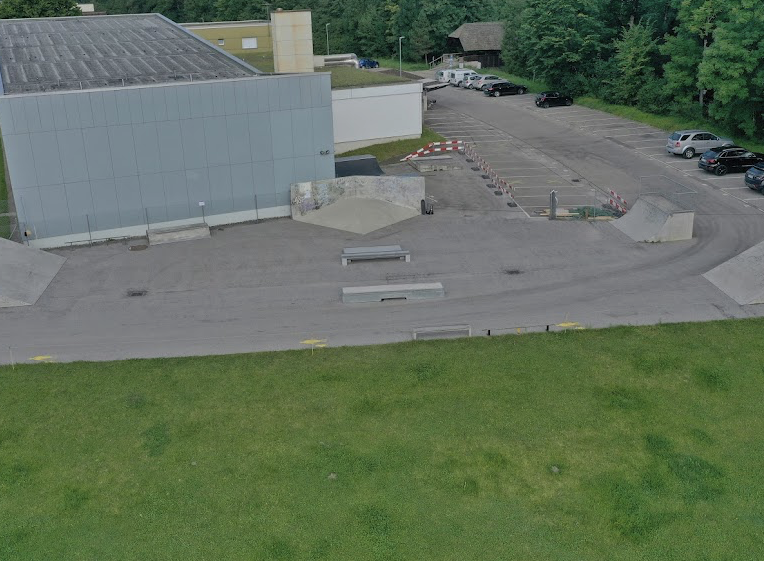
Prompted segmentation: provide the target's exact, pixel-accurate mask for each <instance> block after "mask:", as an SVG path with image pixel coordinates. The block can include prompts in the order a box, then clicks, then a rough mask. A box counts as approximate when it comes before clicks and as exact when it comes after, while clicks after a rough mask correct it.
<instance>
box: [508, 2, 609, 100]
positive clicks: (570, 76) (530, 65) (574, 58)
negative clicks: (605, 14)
mask: <svg viewBox="0 0 764 561" xmlns="http://www.w3.org/2000/svg"><path fill="white" fill-rule="evenodd" d="M603 32H604V31H603V28H602V25H601V23H600V21H599V14H598V10H597V4H596V2H595V1H594V0H530V1H529V2H528V7H527V8H526V9H525V10H524V11H523V15H522V25H521V27H520V30H519V34H518V40H519V41H520V42H521V43H522V44H523V47H524V48H525V49H527V51H528V55H527V62H526V67H527V70H528V71H530V72H532V73H534V74H535V75H538V76H541V77H543V78H545V79H546V80H547V81H548V82H549V84H550V85H551V86H552V87H564V88H565V89H568V90H570V91H573V92H580V91H581V90H582V88H583V87H584V85H585V83H586V76H587V74H588V73H590V71H591V68H592V66H593V64H594V62H595V61H596V60H597V58H598V57H599V53H600V50H601V49H602V46H603V44H602V37H603Z"/></svg>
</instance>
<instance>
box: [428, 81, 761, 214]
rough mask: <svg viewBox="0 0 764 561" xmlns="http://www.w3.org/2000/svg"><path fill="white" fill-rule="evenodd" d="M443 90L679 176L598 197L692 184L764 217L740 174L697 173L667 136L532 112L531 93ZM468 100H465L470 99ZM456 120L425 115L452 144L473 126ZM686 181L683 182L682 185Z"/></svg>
mask: <svg viewBox="0 0 764 561" xmlns="http://www.w3.org/2000/svg"><path fill="white" fill-rule="evenodd" d="M447 90H448V91H449V94H450V93H451V92H453V94H456V95H459V94H462V95H464V96H469V97H473V99H472V102H473V103H474V104H477V103H485V102H488V103H492V104H494V106H495V107H499V108H502V109H504V108H512V109H520V110H523V111H528V112H531V113H533V114H534V115H537V116H539V117H542V118H543V119H546V120H549V121H552V122H555V123H558V124H560V125H563V126H565V127H568V128H571V129H574V130H576V131H577V133H578V134H580V135H582V138H581V142H582V143H585V142H587V139H597V140H607V141H609V142H612V143H614V144H616V145H618V146H621V147H623V148H626V149H628V150H630V151H632V152H633V153H634V154H635V155H638V156H640V157H643V158H647V159H649V160H651V161H652V162H655V163H657V164H660V166H661V167H663V168H664V169H665V170H666V171H668V172H670V173H671V174H674V175H678V176H679V177H676V178H675V179H674V180H673V183H674V184H673V185H672V186H671V188H668V187H665V185H667V184H668V182H666V181H665V180H658V179H656V174H655V173H652V174H647V173H646V174H645V175H643V176H641V177H636V178H635V179H636V180H637V181H638V185H636V188H634V187H635V186H632V187H625V188H620V189H619V186H616V185H612V184H608V182H603V184H602V185H600V184H594V185H591V186H590V188H591V187H596V188H597V189H598V195H600V197H605V196H606V195H607V192H608V191H609V190H610V189H611V188H613V189H614V190H616V192H619V194H621V192H623V194H624V195H625V196H627V197H628V198H630V199H631V200H634V199H636V197H637V196H639V194H640V193H641V192H651V191H652V190H653V189H655V188H656V183H661V184H663V191H664V192H665V191H672V190H673V191H676V192H688V191H693V190H695V189H696V187H695V186H693V185H691V184H692V183H693V182H697V183H699V184H700V185H702V186H707V187H710V188H712V189H714V190H717V191H719V192H721V194H722V195H723V196H729V197H731V198H733V199H736V200H737V201H739V202H740V203H741V206H742V207H743V208H750V209H752V210H754V211H757V212H762V213H764V195H762V194H761V193H757V192H755V191H752V190H751V189H749V188H748V187H746V186H745V185H744V182H743V174H742V173H730V174H728V175H725V176H722V177H718V176H716V175H714V174H711V173H708V172H706V171H704V170H702V169H700V168H698V159H699V155H698V156H696V157H695V158H692V159H689V160H687V159H684V158H682V157H681V156H676V155H674V154H669V153H668V152H666V148H665V147H666V140H667V138H668V135H669V134H670V133H667V132H666V131H663V130H660V129H657V128H655V127H652V126H649V125H645V124H642V123H638V122H635V121H632V120H630V119H624V118H622V117H617V116H613V115H610V114H608V113H605V112H603V111H598V110H596V109H589V108H588V107H583V106H579V105H575V104H574V105H573V106H571V107H549V108H548V109H544V108H540V107H536V105H535V103H534V102H533V98H534V96H533V94H525V95H521V96H518V95H514V96H502V97H500V98H488V99H485V100H483V99H480V100H477V99H475V98H484V97H485V96H484V95H483V94H482V93H479V92H475V91H470V90H464V89H461V88H447ZM469 97H468V98H467V99H469ZM458 115H459V114H458V112H457V114H456V115H453V117H454V118H455V120H454V121H449V122H448V124H449V126H450V128H451V129H452V130H449V128H444V127H443V126H442V122H441V120H440V119H438V118H435V117H433V116H431V115H428V117H427V120H426V122H427V123H428V126H432V127H433V128H435V130H438V132H441V131H444V132H441V134H444V136H446V137H447V138H451V136H449V134H452V135H453V134H455V135H456V136H454V139H460V138H461V135H462V134H464V132H465V130H466V129H467V128H468V127H470V126H472V127H474V126H475V124H474V123H472V122H471V120H470V119H471V117H470V116H469V115H465V114H463V113H462V115H463V117H462V120H461V121H459V119H458ZM429 123H432V125H429ZM454 123H461V124H462V127H461V128H460V127H459V126H458V125H455V124H454ZM483 127H484V128H485V125H483ZM490 132H493V133H494V135H495V134H497V133H499V132H501V131H496V129H495V128H494V127H490ZM487 133H488V131H483V132H481V133H480V134H487ZM480 134H479V135H478V136H477V137H476V138H475V140H476V141H478V140H483V139H484V138H488V137H487V136H486V137H483V136H480ZM518 171H520V170H518ZM510 175H511V174H510ZM574 176H575V174H574ZM685 179H686V180H688V181H685ZM553 188H556V187H553ZM560 191H561V194H564V191H563V190H562V189H561V190H560ZM571 194H573V195H574V197H573V199H572V200H571V202H573V201H575V200H576V198H575V196H577V195H580V193H579V192H578V191H576V192H574V193H571ZM547 198H548V194H547ZM584 199H585V197H584ZM561 200H562V199H561ZM566 204H570V203H568V202H567V199H566ZM547 206H548V204H547Z"/></svg>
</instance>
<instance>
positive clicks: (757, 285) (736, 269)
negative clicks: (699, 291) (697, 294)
mask: <svg viewBox="0 0 764 561" xmlns="http://www.w3.org/2000/svg"><path fill="white" fill-rule="evenodd" d="M703 276H704V277H705V278H706V280H708V281H709V282H711V283H712V284H713V285H714V286H716V288H718V289H719V290H721V291H722V292H724V293H725V294H726V295H727V296H729V297H730V298H732V299H733V300H734V301H735V302H737V303H738V304H741V305H746V304H764V242H762V243H760V244H758V245H755V246H753V247H752V248H750V249H747V250H746V251H744V252H743V253H741V254H739V255H736V256H735V257H733V258H732V259H730V260H729V261H725V262H724V263H722V264H721V265H719V266H718V267H716V268H714V269H711V270H710V271H708V272H707V273H704V274H703Z"/></svg>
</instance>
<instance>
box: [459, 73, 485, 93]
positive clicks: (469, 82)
mask: <svg viewBox="0 0 764 561" xmlns="http://www.w3.org/2000/svg"><path fill="white" fill-rule="evenodd" d="M481 78H482V76H481V75H480V74H471V75H470V76H467V77H466V78H464V82H462V87H463V88H467V89H470V90H474V89H475V87H476V85H477V83H478V80H480V79H481Z"/></svg>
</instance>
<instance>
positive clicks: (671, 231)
mask: <svg viewBox="0 0 764 561" xmlns="http://www.w3.org/2000/svg"><path fill="white" fill-rule="evenodd" d="M694 222H695V211H692V210H685V209H683V208H682V207H680V206H679V205H676V204H674V203H672V202H671V201H669V200H668V199H666V198H664V197H661V196H660V195H641V196H640V197H639V198H638V199H637V202H636V203H634V206H633V207H632V209H631V210H630V211H629V212H627V213H626V214H625V215H623V216H622V217H621V218H619V219H618V220H615V221H613V222H611V224H612V225H613V226H615V227H616V228H618V229H619V230H620V231H621V232H623V233H624V234H626V235H627V236H629V237H630V238H631V239H632V240H634V241H635V242H675V241H680V240H690V239H692V228H693V224H694Z"/></svg>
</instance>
